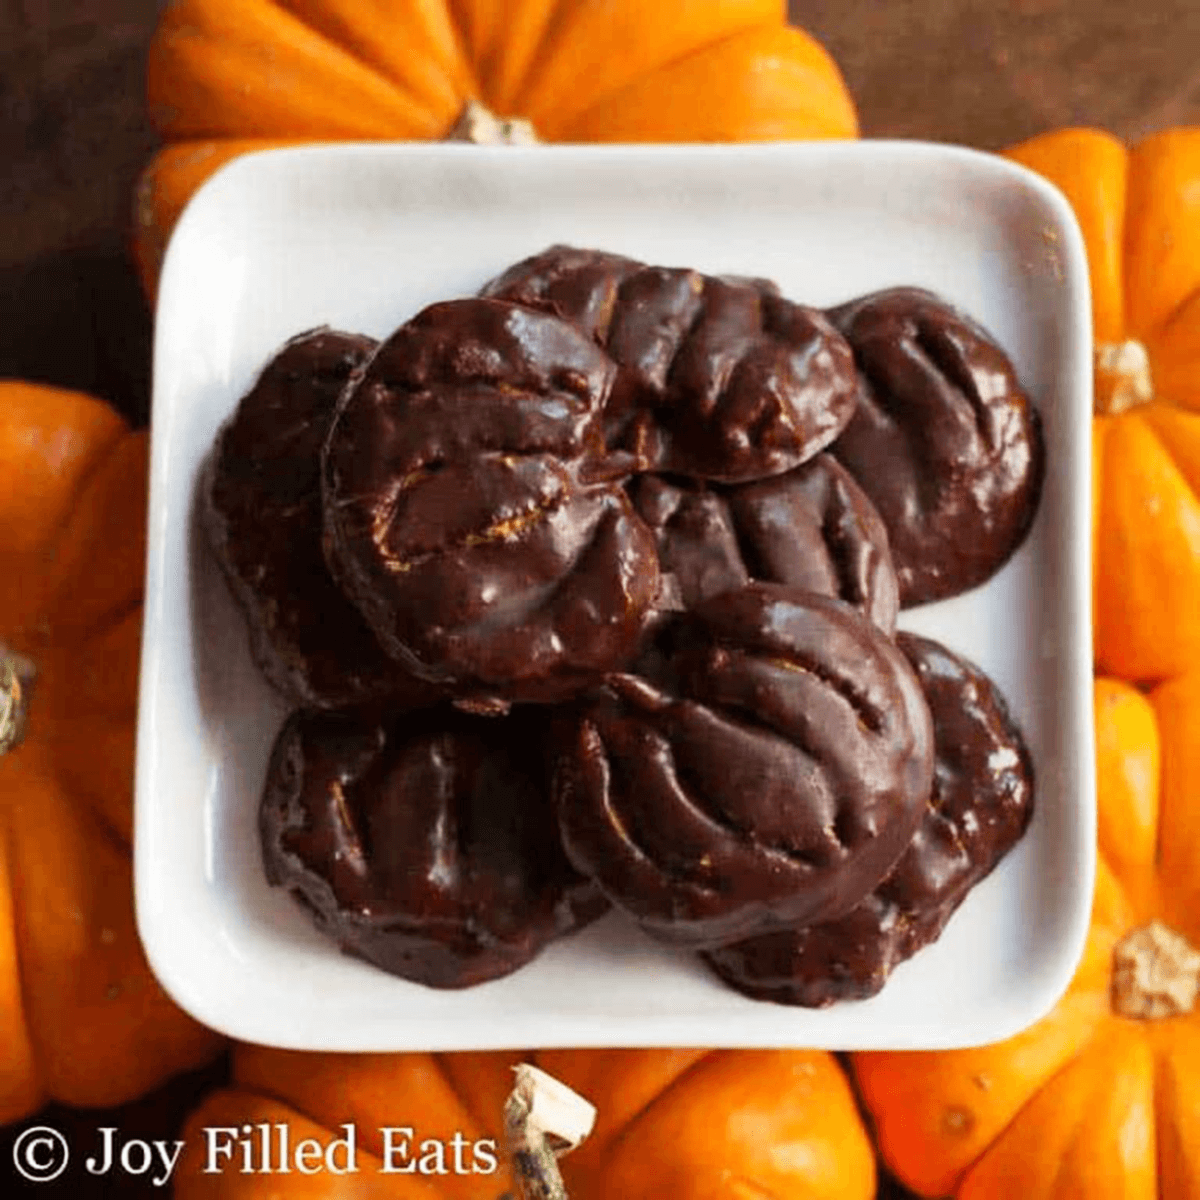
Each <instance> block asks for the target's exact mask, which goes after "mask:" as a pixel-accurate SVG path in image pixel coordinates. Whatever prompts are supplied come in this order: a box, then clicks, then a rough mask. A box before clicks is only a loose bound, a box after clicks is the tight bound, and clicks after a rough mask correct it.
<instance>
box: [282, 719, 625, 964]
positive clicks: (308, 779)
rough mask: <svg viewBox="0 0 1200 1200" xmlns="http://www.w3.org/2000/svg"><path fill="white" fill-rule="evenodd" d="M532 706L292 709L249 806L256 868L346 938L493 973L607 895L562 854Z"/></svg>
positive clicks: (363, 947) (376, 949)
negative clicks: (255, 817)
mask: <svg viewBox="0 0 1200 1200" xmlns="http://www.w3.org/2000/svg"><path fill="white" fill-rule="evenodd" d="M544 725H545V722H544V719H543V718H541V717H540V716H539V715H538V714H532V715H531V714H530V713H528V712H513V713H510V714H509V715H508V716H507V717H478V716H468V715H466V714H464V713H460V712H456V711H454V710H453V709H434V710H430V711H428V712H425V713H420V714H409V715H407V716H402V717H399V718H396V717H393V718H390V719H388V718H379V717H377V716H373V715H370V714H368V713H366V712H363V711H359V712H350V711H343V712H319V711H307V712H303V711H302V712H298V713H295V714H293V715H292V716H291V717H290V718H289V719H288V721H287V722H286V724H285V725H284V727H283V729H282V730H281V732H280V734H279V737H278V739H277V740H276V744H275V747H274V749H273V752H272V756H271V762H270V766H269V768H268V773H267V783H266V787H265V789H264V792H263V799H262V805H261V808H260V813H259V825H260V831H261V835H262V843H263V854H264V861H265V863H266V869H267V877H268V879H269V880H270V881H271V883H273V884H275V885H277V886H283V887H287V888H290V889H291V890H292V891H293V893H295V894H296V895H297V897H298V898H299V899H300V900H301V901H302V902H303V903H304V905H305V907H306V908H308V909H309V910H310V912H311V913H312V915H313V918H314V920H315V921H316V923H317V925H318V927H319V928H321V929H322V930H323V931H325V932H326V933H328V934H329V935H330V936H332V937H333V938H335V939H336V940H337V941H338V942H339V943H340V944H341V945H342V946H343V947H344V948H345V949H346V950H348V951H350V952H351V953H353V954H356V955H359V956H361V957H362V958H365V959H366V960H367V961H369V962H372V963H374V964H375V965H376V966H379V967H382V968H383V969H384V970H386V971H391V972H392V973H394V974H396V975H402V976H404V977H405V978H406V979H412V980H416V981H417V982H419V983H424V984H428V985H429V986H431V987H466V986H468V985H471V984H476V983H481V982H483V981H484V980H487V979H494V978H496V977H497V976H500V975H505V974H508V973H509V972H511V971H514V970H516V969H517V968H518V967H520V966H523V965H524V964H525V963H526V962H528V961H529V960H530V959H531V958H533V957H534V955H536V954H537V952H538V951H539V950H540V949H541V948H542V946H543V945H544V944H545V943H546V942H547V941H549V940H550V939H551V938H553V937H556V936H558V935H559V934H562V933H566V932H568V931H569V930H571V929H573V928H575V927H576V926H577V925H578V924H580V923H581V922H583V921H585V920H589V919H591V918H593V917H595V916H598V915H599V914H600V912H602V911H603V910H604V909H605V908H606V907H607V906H606V905H605V904H604V902H603V900H602V899H600V897H599V895H598V893H596V891H595V890H594V888H592V887H591V885H590V884H588V883H587V881H586V880H584V879H582V878H581V877H580V876H578V875H577V874H576V873H575V872H574V871H573V870H572V869H571V867H570V865H569V864H568V863H567V861H566V859H565V858H564V857H563V854H562V851H561V849H560V847H559V845H558V838H557V833H556V831H555V825H554V819H553V810H552V807H551V803H550V797H549V787H548V777H547V773H546V760H545V757H544V755H543V751H542V730H543V728H544Z"/></svg>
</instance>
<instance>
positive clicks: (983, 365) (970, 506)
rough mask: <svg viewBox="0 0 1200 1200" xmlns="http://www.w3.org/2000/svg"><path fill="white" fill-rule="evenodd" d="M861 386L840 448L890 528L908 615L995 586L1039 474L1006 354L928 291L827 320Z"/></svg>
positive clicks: (1036, 435) (1036, 446)
mask: <svg viewBox="0 0 1200 1200" xmlns="http://www.w3.org/2000/svg"><path fill="white" fill-rule="evenodd" d="M829 316H830V318H831V320H832V321H833V322H834V324H835V325H837V327H838V328H839V329H840V330H841V331H842V332H843V333H844V334H845V336H846V340H847V341H848V342H849V343H850V345H851V346H852V347H853V349H854V358H855V361H856V363H857V365H858V371H859V376H860V380H861V386H860V390H859V398H858V405H857V408H856V410H855V413H854V417H853V419H852V420H851V422H850V424H849V425H848V426H847V428H846V430H845V431H844V432H843V433H842V435H841V436H840V437H839V438H838V440H837V441H836V443H835V444H834V446H833V453H834V454H835V455H836V456H837V457H838V458H839V459H840V460H841V462H843V463H844V464H845V465H846V466H847V467H848V468H849V469H850V471H851V472H852V473H853V475H854V476H855V478H857V480H858V482H859V483H860V484H861V485H862V487H863V489H864V491H866V493H867V495H869V496H870V497H871V499H872V500H873V501H874V503H875V507H876V508H877V509H878V510H879V512H880V514H881V515H882V517H883V520H884V523H885V524H886V525H887V529H888V537H889V539H890V541H891V548H892V557H893V559H894V560H895V564H896V573H897V575H898V577H899V580H900V602H901V604H902V605H903V606H904V607H911V606H912V605H916V604H923V603H925V602H927V601H931V600H939V599H943V598H945V597H947V596H953V595H956V594H958V593H959V592H964V591H966V590H968V589H969V588H972V587H975V586H977V585H978V584H981V583H983V582H984V581H985V580H987V579H989V578H990V577H991V576H992V575H993V574H995V572H996V571H998V570H999V569H1000V568H1001V567H1002V566H1003V565H1004V563H1006V562H1007V561H1008V559H1009V558H1010V556H1011V555H1012V554H1013V552H1014V551H1015V550H1016V549H1017V547H1018V546H1019V545H1020V544H1021V542H1022V540H1023V539H1024V537H1025V535H1026V533H1027V532H1028V530H1029V527H1030V524H1031V523H1032V521H1033V517H1034V513H1035V511H1036V509H1037V502H1038V498H1039V495H1040V492H1041V484H1042V474H1043V469H1044V465H1043V459H1044V453H1043V446H1042V436H1041V425H1040V422H1039V419H1038V415H1037V411H1036V410H1035V408H1034V406H1033V404H1032V402H1031V401H1030V399H1029V397H1028V396H1027V395H1026V394H1025V392H1024V391H1023V390H1022V388H1021V385H1020V382H1019V381H1018V379H1017V376H1016V372H1015V370H1014V369H1013V365H1012V363H1011V362H1010V361H1009V359H1008V357H1007V356H1006V355H1005V353H1004V351H1003V350H1001V349H1000V347H999V346H998V345H996V343H995V342H994V341H993V340H992V339H991V338H990V337H989V336H988V334H987V333H986V332H985V331H984V330H983V329H981V328H980V327H979V326H978V325H977V324H975V323H974V322H973V321H971V320H970V319H969V318H968V317H966V316H965V315H963V314H962V313H960V312H959V311H958V310H957V309H955V308H954V307H952V306H951V305H949V304H947V303H946V302H945V301H943V300H940V299H939V298H938V297H936V296H934V295H932V294H931V293H929V292H926V291H922V290H921V289H918V288H893V289H891V290H889V291H884V292H876V293H873V294H872V295H869V296H864V297H862V298H860V299H858V300H854V301H851V302H850V303H848V304H845V305H842V306H841V307H839V308H835V309H832V310H831V311H830V313H829Z"/></svg>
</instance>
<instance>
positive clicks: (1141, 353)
mask: <svg viewBox="0 0 1200 1200" xmlns="http://www.w3.org/2000/svg"><path fill="white" fill-rule="evenodd" d="M1095 370H1096V397H1095V408H1096V412H1097V413H1099V414H1101V415H1102V416H1116V415H1117V414H1118V413H1123V412H1128V410H1129V409H1131V408H1137V407H1138V406H1139V405H1142V404H1149V402H1150V401H1151V400H1153V399H1154V380H1153V378H1152V377H1151V375H1150V355H1149V354H1148V353H1147V352H1146V347H1145V346H1144V345H1142V343H1141V342H1139V341H1135V340H1133V339H1132V338H1131V339H1129V340H1127V341H1124V342H1099V343H1097V345H1096V356H1095Z"/></svg>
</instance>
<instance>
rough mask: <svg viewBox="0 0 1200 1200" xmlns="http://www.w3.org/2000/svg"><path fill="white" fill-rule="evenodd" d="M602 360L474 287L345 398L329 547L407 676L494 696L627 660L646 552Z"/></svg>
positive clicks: (559, 326) (608, 368)
mask: <svg viewBox="0 0 1200 1200" xmlns="http://www.w3.org/2000/svg"><path fill="white" fill-rule="evenodd" d="M614 374H615V368H614V366H613V364H612V362H611V361H610V360H609V359H608V358H607V356H606V355H605V354H604V353H603V352H602V351H601V350H600V349H599V348H598V347H597V346H595V345H594V344H593V343H592V342H591V341H590V340H588V339H587V338H585V337H583V335H582V334H580V333H579V332H578V331H577V330H575V329H574V328H573V327H572V326H570V325H568V324H566V323H565V322H563V321H559V320H558V319H557V318H554V317H551V316H547V315H545V314H542V313H537V312H532V311H530V310H528V309H524V308H521V307H519V306H517V305H512V304H506V303H503V302H501V301H496V300H484V299H469V300H461V301H448V302H445V303H441V304H435V305H432V306H431V307H429V308H427V309H425V310H424V311H423V312H421V313H419V314H418V315H417V316H416V317H414V318H413V319H412V320H411V321H409V322H408V323H406V324H405V325H403V326H401V328H400V329H399V330H397V331H396V333H394V334H393V335H392V336H391V337H390V338H389V339H388V340H387V341H386V342H385V343H384V344H383V345H382V346H381V347H380V349H379V351H378V353H377V354H376V355H375V356H374V358H373V359H372V360H371V363H370V365H369V366H368V368H367V370H366V372H365V374H364V375H363V376H362V378H361V379H360V380H358V382H357V383H356V384H355V385H354V386H353V387H352V388H351V389H350V390H349V391H348V392H347V393H346V395H345V397H344V398H343V403H342V404H341V406H340V408H339V411H338V414H337V416H336V418H335V420H334V424H333V428H332V430H331V432H330V435H329V439H328V441H327V443H326V447H325V453H324V460H323V461H324V472H325V476H324V512H325V530H326V551H327V557H328V559H329V561H330V564H331V566H332V567H333V568H334V571H335V575H336V576H337V577H338V579H339V580H340V582H341V584H342V586H343V587H344V588H345V590H346V592H347V594H348V595H349V596H350V597H351V598H352V599H353V600H354V602H355V603H356V604H357V605H358V606H359V608H360V610H361V611H362V612H363V614H364V616H365V617H366V618H367V621H368V623H369V624H370V625H371V627H372V628H373V629H374V631H375V633H376V635H377V636H378V638H379V640H380V642H381V643H382V645H383V646H384V648H385V650H386V651H387V652H388V653H389V654H391V655H392V656H393V657H395V658H397V659H398V660H399V661H401V662H402V663H404V664H405V665H406V666H408V667H410V668H411V669H412V670H413V671H414V672H415V673H416V674H418V675H420V676H422V677H423V678H427V679H429V680H431V681H433V682H436V683H443V684H448V685H451V686H453V687H454V688H455V689H456V690H457V691H459V692H460V693H463V692H465V693H467V694H468V696H469V697H474V698H476V699H478V701H479V702H481V703H490V702H494V703H498V704H504V703H507V702H509V701H515V700H552V699H555V698H558V697H561V696H563V695H566V694H570V693H572V692H574V691H578V690H579V689H580V688H581V687H583V686H585V685H587V684H589V683H591V682H593V681H594V680H595V678H596V677H597V675H598V674H599V673H600V672H603V671H607V670H612V669H615V668H617V667H620V666H623V665H625V663H626V662H627V661H628V660H629V659H630V658H631V657H632V655H633V653H634V652H635V650H636V647H637V643H638V639H639V638H640V635H641V632H642V629H643V626H644V623H645V620H646V618H647V615H648V613H649V610H650V605H651V602H652V601H653V599H654V597H655V595H656V594H657V591H658V563H657V557H656V555H655V551H654V539H653V536H652V535H651V534H650V531H649V530H648V529H647V528H646V527H645V525H644V524H643V523H642V521H641V520H640V519H639V518H638V517H637V515H636V514H635V513H634V511H633V509H632V506H631V505H630V503H629V501H628V499H627V498H626V496H625V494H624V493H623V492H622V491H621V489H620V486H619V478H620V473H619V470H618V468H617V467H616V466H614V464H613V461H612V460H611V459H610V458H607V457H606V456H605V455H604V453H603V444H602V440H601V436H600V415H601V412H602V410H603V407H604V403H605V401H606V399H607V396H608V392H609V389H610V388H611V386H612V381H613V377H614ZM610 476H616V477H617V478H615V479H613V478H610Z"/></svg>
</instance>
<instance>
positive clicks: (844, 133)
mask: <svg viewBox="0 0 1200 1200" xmlns="http://www.w3.org/2000/svg"><path fill="white" fill-rule="evenodd" d="M786 20H787V11H786V6H785V4H784V2H783V0H688V3H686V4H673V5H660V6H654V5H647V4H645V3H643V0H607V2H606V3H604V4H593V3H589V0H513V2H512V3H506V4H497V3H495V2H494V0H174V2H173V3H170V4H168V5H167V6H166V8H165V11H164V12H163V15H162V18H161V21H160V24H159V27H158V30H157V33H156V35H155V38H154V41H153V44H152V46H151V49H150V61H149V75H148V80H149V101H150V112H151V116H152V118H153V120H154V122H155V124H156V126H157V127H158V130H159V132H160V133H161V134H162V136H163V137H164V139H165V140H166V142H167V145H166V147H165V148H164V149H163V150H162V151H161V152H160V153H159V155H158V157H157V158H156V159H155V160H154V162H153V163H152V164H151V166H150V167H149V169H148V171H147V172H146V174H145V176H144V178H143V181H142V184H141V187H140V190H139V203H138V230H137V251H138V257H139V260H140V263H141V266H142V270H143V273H144V277H145V279H146V280H147V282H148V283H150V282H152V281H153V280H154V279H155V278H156V277H157V274H158V265H159V262H160V261H161V258H162V252H163V249H164V247H165V245H166V240H167V237H168V235H169V234H170V231H171V228H172V227H173V225H174V224H175V221H176V219H177V218H178V216H179V213H180V212H181V210H182V208H183V205H184V204H185V203H186V201H187V199H188V198H189V197H190V196H191V194H192V193H193V192H194V191H195V190H196V188H197V187H198V186H199V185H200V184H201V183H202V182H203V181H204V180H205V179H206V178H207V177H208V176H209V175H210V174H212V172H213V171H214V170H216V168H217V167H219V166H220V165H221V164H222V163H224V162H227V161H228V160H229V159H231V158H233V157H235V156H236V155H238V154H243V153H246V152H248V151H252V150H258V149H265V148H267V147H271V146H278V145H287V144H294V143H297V142H312V141H367V140H377V139H379V140H399V141H419V140H433V139H438V138H444V137H446V136H447V135H448V134H449V133H450V131H451V130H452V128H453V127H455V125H456V123H457V122H458V121H459V119H460V117H462V115H463V114H464V111H465V110H466V107H467V105H468V102H470V101H474V102H476V103H478V104H482V105H483V106H485V107H486V108H487V109H488V110H490V111H491V112H494V113H498V114H500V115H501V116H502V117H504V118H523V119H525V120H527V121H529V122H531V123H532V126H533V129H534V130H535V131H536V135H537V136H538V137H539V138H541V139H543V140H545V141H553V142H646V141H651V142H653V141H664V142H672V141H674V142H711V141H773V140H784V139H794V138H815V137H852V136H853V135H854V134H855V132H856V130H857V118H856V115H855V110H854V105H853V103H852V101H851V99H850V96H849V94H848V93H847V91H846V88H845V85H844V83H843V81H842V78H841V75H840V74H839V72H838V69H837V67H836V66H835V65H834V64H833V62H832V60H831V59H830V58H829V56H828V55H827V54H826V53H825V51H824V50H823V49H822V48H821V47H820V46H819V45H818V44H817V43H816V42H815V41H813V39H812V38H810V37H809V36H807V35H806V34H804V33H802V32H801V31H800V30H798V29H793V28H791V27H789V26H788V25H787V24H786Z"/></svg>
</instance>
